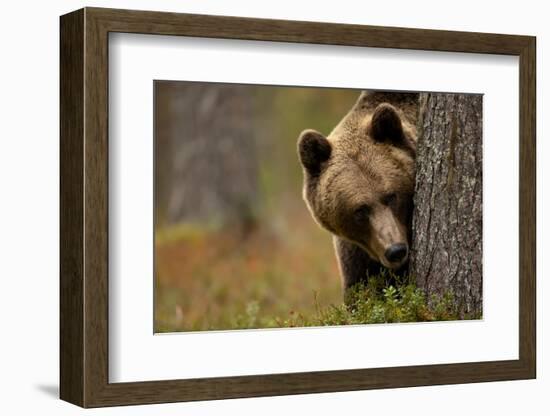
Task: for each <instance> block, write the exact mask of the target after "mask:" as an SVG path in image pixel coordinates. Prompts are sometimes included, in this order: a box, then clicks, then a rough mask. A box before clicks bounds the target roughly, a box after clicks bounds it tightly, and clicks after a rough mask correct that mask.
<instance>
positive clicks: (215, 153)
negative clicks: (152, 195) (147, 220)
mask: <svg viewBox="0 0 550 416" xmlns="http://www.w3.org/2000/svg"><path fill="white" fill-rule="evenodd" d="M156 88H157V90H156V100H157V103H156V109H157V115H156V123H157V125H156V128H157V130H156V133H157V134H156V145H155V150H156V152H157V153H156V155H155V173H156V175H155V178H156V192H157V193H156V207H157V215H156V216H157V218H156V219H157V221H160V222H162V223H165V224H176V223H180V222H183V221H186V222H199V223H202V224H205V223H209V224H215V225H223V226H227V225H231V226H237V227H239V228H241V229H242V230H243V231H246V230H247V229H249V228H250V227H252V226H253V223H254V206H255V205H254V204H255V199H256V196H257V195H256V194H257V177H258V175H257V158H256V149H255V137H254V129H253V127H252V120H253V114H252V112H253V110H254V109H253V99H252V97H251V96H250V92H249V91H247V90H246V86H239V85H231V84H207V83H188V82H164V81H162V82H157V83H156Z"/></svg>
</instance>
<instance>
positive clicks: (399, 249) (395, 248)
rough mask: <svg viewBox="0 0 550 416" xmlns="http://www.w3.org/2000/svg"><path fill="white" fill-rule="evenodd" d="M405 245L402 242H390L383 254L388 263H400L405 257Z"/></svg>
mask: <svg viewBox="0 0 550 416" xmlns="http://www.w3.org/2000/svg"><path fill="white" fill-rule="evenodd" d="M407 251H408V250H407V245H406V244H403V243H398V244H392V245H391V246H390V248H388V249H387V250H386V252H385V253H384V256H385V257H386V259H387V260H388V261H389V262H390V263H393V264H395V263H401V262H402V261H403V260H405V257H407Z"/></svg>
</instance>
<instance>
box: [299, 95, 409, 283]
mask: <svg viewBox="0 0 550 416" xmlns="http://www.w3.org/2000/svg"><path fill="white" fill-rule="evenodd" d="M418 108H419V94H415V93H393V92H381V91H365V92H363V93H361V95H360V96H359V99H358V100H357V102H356V103H355V105H354V106H353V107H352V109H351V110H350V111H349V112H348V114H347V115H346V116H345V117H344V118H343V119H342V121H341V122H340V123H339V124H338V125H337V126H336V127H335V128H334V130H333V131H332V132H331V133H330V134H329V136H328V137H324V136H323V135H322V134H321V133H319V132H317V131H314V130H305V131H304V132H302V134H301V135H300V138H299V140H298V154H299V157H300V161H301V162H302V166H303V168H304V191H303V196H304V200H305V201H306V204H307V206H308V208H309V210H310V212H311V214H312V216H313V218H314V219H315V221H316V222H317V223H318V224H319V225H320V226H321V227H323V228H325V229H327V230H328V231H330V232H331V233H332V234H333V240H334V246H335V250H336V255H337V259H338V265H339V268H340V272H341V275H342V283H343V286H344V288H345V289H347V288H349V287H351V286H352V285H354V284H356V283H357V282H359V281H366V279H367V276H368V275H374V274H378V273H380V269H381V266H384V267H386V268H389V269H391V270H394V271H395V272H397V273H399V272H403V271H404V270H406V268H407V263H408V252H409V243H410V234H411V217H412V197H413V193H414V186H415V149H416V139H417V132H416V120H417V116H418Z"/></svg>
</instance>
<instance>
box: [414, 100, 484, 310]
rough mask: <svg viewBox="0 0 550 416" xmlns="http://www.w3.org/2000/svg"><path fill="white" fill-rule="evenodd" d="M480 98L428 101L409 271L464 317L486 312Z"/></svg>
mask: <svg viewBox="0 0 550 416" xmlns="http://www.w3.org/2000/svg"><path fill="white" fill-rule="evenodd" d="M482 150H483V148H482V96H480V95H473V94H439V93H438V94H423V95H422V97H421V108H420V117H419V140H418V143H417V160H416V189H415V196H414V204H415V211H414V215H413V244H412V252H411V263H410V269H411V273H412V275H413V276H415V278H416V282H417V285H418V286H419V287H420V288H422V289H424V290H425V292H426V294H427V295H428V299H431V297H432V295H434V294H435V295H438V296H442V295H444V294H446V293H451V294H452V295H453V297H454V300H455V303H456V308H457V312H458V313H459V315H460V316H461V317H468V316H469V317H476V316H481V312H482V295H483V290H482V289H483V285H482Z"/></svg>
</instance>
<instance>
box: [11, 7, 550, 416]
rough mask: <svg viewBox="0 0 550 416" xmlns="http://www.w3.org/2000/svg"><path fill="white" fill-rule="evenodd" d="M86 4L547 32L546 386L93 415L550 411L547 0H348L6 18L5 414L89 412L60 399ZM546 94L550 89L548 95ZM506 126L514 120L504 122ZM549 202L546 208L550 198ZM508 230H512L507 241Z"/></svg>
mask: <svg viewBox="0 0 550 416" xmlns="http://www.w3.org/2000/svg"><path fill="white" fill-rule="evenodd" d="M83 6H102V7H117V8H133V9H145V10H152V9H154V10H166V11H176V12H189V13H207V14H225V15H240V16H251V17H265V18H276V19H295V20H317V21H326V22H340V23H358V24H373V25H387V26H405V27H418V28H433V29H452V30H467V31H480V32H499V33H512V34H529V35H536V36H537V43H538V47H537V53H538V64H537V72H538V87H537V94H538V126H537V127H538V128H537V134H538V184H537V188H538V189H537V191H538V196H539V198H538V204H537V205H538V224H539V225H538V250H537V257H538V333H539V338H538V341H539V342H538V351H539V361H538V379H537V380H533V381H517V382H500V383H484V384H470V385H459V386H440V387H422V388H409V389H397V390H378V391H366V392H351V393H338V394H316V395H304V396H288V397H273V398H260V399H241V400H225V401H218V402H204V403H186V404H182V403H180V404H166V405H155V406H139V407H132V408H112V409H106V410H92V411H87V413H88V414H103V415H107V414H109V415H111V414H114V415H116V414H119V415H122V414H124V415H126V414H130V415H134V414H136V415H137V414H143V415H149V414H150V415H153V414H155V415H175V414H178V415H186V414H189V415H191V414H192V415H217V414H220V415H222V414H223V415H227V414H240V415H246V414H251V415H252V414H259V413H260V414H265V415H271V414H273V415H279V414H284V413H288V414H317V415H325V414H326V415H332V414H335V413H342V412H348V411H349V412H353V413H378V414H407V415H417V414H418V415H423V416H428V415H441V414H445V415H463V414H464V413H466V412H470V413H472V414H475V415H478V414H498V415H515V414H529V415H545V414H548V412H549V410H550V401H549V400H548V391H549V389H550V361H549V360H547V359H546V356H545V351H544V347H545V346H546V345H547V344H548V343H547V341H548V336H549V330H548V327H547V328H546V331H543V325H544V324H545V323H546V322H545V321H546V318H547V317H548V308H547V307H545V305H544V301H545V300H550V293H549V288H550V285H545V283H544V274H545V271H546V269H547V268H548V260H547V259H544V258H543V255H544V252H543V247H544V243H545V242H547V241H548V238H549V237H550V229H549V226H548V222H545V221H543V215H542V213H543V212H544V211H545V209H546V210H547V209H548V208H549V207H548V205H549V202H550V201H549V200H548V192H543V184H544V182H545V179H547V176H548V169H545V168H544V167H543V164H544V163H545V162H546V163H548V162H549V161H550V154H549V152H550V146H549V145H548V144H547V143H545V141H544V140H543V137H544V131H543V128H542V124H543V119H544V114H545V106H544V103H545V102H549V101H550V89H549V88H548V81H547V79H546V78H545V76H544V75H545V72H546V73H547V72H548V71H549V70H550V67H548V68H546V67H545V66H544V65H545V60H546V59H547V57H548V56H550V46H549V42H550V27H549V26H548V23H547V12H546V10H545V7H544V6H545V3H544V2H540V1H534V0H533V1H531V0H524V1H522V2H517V1H514V2H508V1H503V0H501V1H498V2H497V1H491V2H479V1H475V0H474V1H470V0H461V1H459V2H454V3H452V4H451V3H446V2H441V1H422V0H417V1H407V0H399V1H393V2H371V4H367V2H358V1H353V0H339V1H337V2H320V1H319V0H317V1H311V2H308V1H301V2H297V1H295V0H294V1H287V0H278V1H269V2H267V1H252V0H250V1H247V0H232V1H231V2H225V3H224V4H223V3H222V2H219V1H215V0H202V1H198V0H193V1H183V0H182V1H175V0H172V1H168V0H157V1H152V0H134V1H131V0H124V1H123V0H121V1H116V2H115V1H111V2H107V1H92V0H90V1H89V2H82V1H69V0H52V1H49V2H38V1H36V2H30V1H23V0H20V1H19V2H17V3H16V2H12V3H7V2H6V3H5V4H4V5H3V8H2V13H1V15H0V31H1V36H0V42H1V50H2V55H1V56H2V62H1V64H0V73H1V76H0V98H1V99H0V132H1V133H0V140H1V143H2V146H1V147H0V189H1V190H2V193H1V200H0V201H1V202H0V253H1V254H0V270H1V273H0V277H1V279H2V283H3V287H2V289H1V290H0V323H1V329H2V332H1V339H2V341H1V342H0V391H1V393H0V397H1V399H0V411H1V413H2V414H32V413H31V412H33V411H34V412H37V411H38V412H40V413H43V414H55V415H72V414H79V413H80V412H83V411H82V410H81V409H79V408H77V407H75V406H72V405H69V404H67V403H64V402H61V401H59V400H58V399H57V395H58V365H59V362H58V302H59V298H58V287H59V286H58V272H59V265H58V259H59V249H58V237H59V233H58V228H59V222H58V216H59V213H58V209H59V204H58V199H59V185H58V184H59V179H58V175H59V143H58V142H59V139H58V133H59V127H58V126H59V122H58V120H59V118H58V117H59V111H58V106H59V98H58V96H59V92H58V91H59V64H58V62H59V20H58V16H59V15H61V14H64V13H67V12H69V11H71V10H74V9H77V8H80V7H83ZM545 86H546V88H545ZM503 122H505V121H503ZM545 199H546V200H545ZM505 232H506V230H505V229H503V234H504V233H505Z"/></svg>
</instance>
